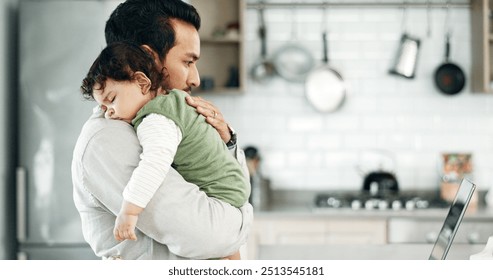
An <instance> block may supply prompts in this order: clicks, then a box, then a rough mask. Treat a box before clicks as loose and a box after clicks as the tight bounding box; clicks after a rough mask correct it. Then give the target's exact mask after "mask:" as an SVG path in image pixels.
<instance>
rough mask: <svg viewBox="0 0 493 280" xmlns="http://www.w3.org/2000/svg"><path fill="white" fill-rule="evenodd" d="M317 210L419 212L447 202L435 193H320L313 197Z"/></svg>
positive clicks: (445, 205) (444, 205) (442, 205)
mask: <svg viewBox="0 0 493 280" xmlns="http://www.w3.org/2000/svg"><path fill="white" fill-rule="evenodd" d="M315 206H316V207H317V208H350V209H353V210H408V211H412V210H419V209H431V208H447V207H449V206H450V204H449V202H447V201H445V200H443V199H441V198H440V197H439V196H438V195H437V194H436V193H424V192H422V193H417V192H410V193H400V192H399V193H391V194H380V195H378V194H377V195H370V194H369V193H367V192H348V193H340V192H339V193H321V194H318V195H316V197H315Z"/></svg>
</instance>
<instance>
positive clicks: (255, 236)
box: [247, 216, 387, 259]
mask: <svg viewBox="0 0 493 280" xmlns="http://www.w3.org/2000/svg"><path fill="white" fill-rule="evenodd" d="M386 242H387V223H386V219H385V218H382V219H379V218H375V219H361V218H353V217H351V218H334V217H326V216H313V217H311V216H306V217H305V216H304V217H279V216H272V217H256V218H255V221H254V225H253V229H252V232H251V233H250V237H249V240H248V244H247V259H258V257H259V248H260V247H261V246H264V245H354V244H385V243H386Z"/></svg>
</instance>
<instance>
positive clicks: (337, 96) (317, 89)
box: [305, 11, 346, 113]
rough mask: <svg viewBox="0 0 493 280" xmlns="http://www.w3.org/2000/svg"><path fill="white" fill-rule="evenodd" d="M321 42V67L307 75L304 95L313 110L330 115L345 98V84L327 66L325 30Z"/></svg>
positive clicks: (337, 74)
mask: <svg viewBox="0 0 493 280" xmlns="http://www.w3.org/2000/svg"><path fill="white" fill-rule="evenodd" d="M324 12H325V11H324ZM324 17H325V14H324ZM322 41H323V52H324V53H323V65H321V66H320V67H317V68H315V69H314V70H313V71H311V72H310V73H309V74H308V76H307V78H306V82H305V94H306V97H307V99H308V101H309V102H310V103H311V104H312V105H313V107H315V109H317V110H318V111H320V112H323V113H330V112H333V111H335V110H337V109H338V108H339V107H341V105H342V104H343V102H344V100H345V98H346V84H345V83H344V80H343V78H342V76H341V74H339V72H337V71H336V70H334V69H333V68H331V67H330V66H329V58H328V47H327V31H326V30H324V32H323V34H322Z"/></svg>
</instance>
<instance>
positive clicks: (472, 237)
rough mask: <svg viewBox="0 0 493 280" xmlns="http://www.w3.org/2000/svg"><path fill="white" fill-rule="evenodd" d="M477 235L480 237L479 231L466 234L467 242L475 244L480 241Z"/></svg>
mask: <svg viewBox="0 0 493 280" xmlns="http://www.w3.org/2000/svg"><path fill="white" fill-rule="evenodd" d="M479 237H480V236H479V233H477V232H472V233H470V234H468V235H467V241H468V242H469V244H477V243H480V241H479Z"/></svg>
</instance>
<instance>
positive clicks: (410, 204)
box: [406, 200, 416, 211]
mask: <svg viewBox="0 0 493 280" xmlns="http://www.w3.org/2000/svg"><path fill="white" fill-rule="evenodd" d="M415 207H416V202H415V201H414V200H408V201H406V210H409V211H411V210H414V208H415Z"/></svg>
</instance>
